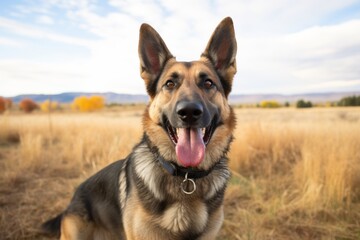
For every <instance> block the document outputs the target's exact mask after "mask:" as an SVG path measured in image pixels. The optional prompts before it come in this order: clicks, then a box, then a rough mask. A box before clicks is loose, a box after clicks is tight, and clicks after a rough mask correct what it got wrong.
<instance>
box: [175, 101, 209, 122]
mask: <svg viewBox="0 0 360 240" xmlns="http://www.w3.org/2000/svg"><path fill="white" fill-rule="evenodd" d="M203 112H204V109H203V106H202V104H201V103H199V102H189V101H181V102H179V103H178V104H177V105H176V113H177V115H178V116H179V118H180V119H181V120H182V121H184V122H185V123H188V124H191V123H194V122H196V121H197V120H199V119H200V118H201V116H202V114H203Z"/></svg>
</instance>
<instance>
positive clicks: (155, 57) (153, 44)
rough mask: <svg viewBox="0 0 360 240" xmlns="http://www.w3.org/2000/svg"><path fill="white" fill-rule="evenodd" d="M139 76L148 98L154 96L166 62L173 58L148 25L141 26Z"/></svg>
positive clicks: (162, 41)
mask: <svg viewBox="0 0 360 240" xmlns="http://www.w3.org/2000/svg"><path fill="white" fill-rule="evenodd" d="M139 58H140V75H141V78H142V79H144V81H145V85H146V89H147V92H148V94H149V95H150V97H152V98H153V97H154V96H155V94H156V84H157V79H158V78H159V76H160V74H161V72H162V70H163V68H164V66H165V64H166V62H167V61H168V60H169V59H170V58H173V56H172V54H171V53H170V51H169V49H168V48H167V47H166V45H165V42H164V40H162V38H161V37H160V35H159V34H158V33H157V32H156V31H155V29H153V28H152V27H151V26H150V25H149V24H146V23H144V24H142V25H141V27H140V37H139Z"/></svg>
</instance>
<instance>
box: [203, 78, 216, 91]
mask: <svg viewBox="0 0 360 240" xmlns="http://www.w3.org/2000/svg"><path fill="white" fill-rule="evenodd" d="M214 86H215V84H214V82H213V81H211V80H210V79H206V80H205V81H204V87H205V88H206V89H211V88H212V87H214Z"/></svg>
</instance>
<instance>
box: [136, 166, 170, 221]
mask: <svg viewBox="0 0 360 240" xmlns="http://www.w3.org/2000/svg"><path fill="white" fill-rule="evenodd" d="M134 178H135V179H134V180H135V184H136V187H137V191H138V196H139V198H140V200H141V204H142V205H143V207H144V208H145V209H146V210H147V211H148V212H149V213H153V214H157V215H160V214H162V213H163V212H164V211H165V209H166V207H167V205H168V202H167V201H160V200H158V199H156V197H155V196H154V194H153V193H152V192H151V191H150V190H149V188H148V187H147V186H146V184H145V183H144V181H143V180H142V179H141V178H140V177H139V176H138V175H137V174H136V172H135V173H134Z"/></svg>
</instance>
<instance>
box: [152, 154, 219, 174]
mask: <svg viewBox="0 0 360 240" xmlns="http://www.w3.org/2000/svg"><path fill="white" fill-rule="evenodd" d="M157 159H158V160H159V162H160V163H161V165H162V167H163V168H164V169H165V170H166V171H167V172H168V173H169V174H170V175H172V176H179V177H185V176H187V177H188V178H192V179H198V178H203V177H206V176H207V175H209V173H210V172H211V171H212V170H213V168H214V167H215V166H213V167H211V168H210V169H209V170H206V171H205V170H199V169H195V168H185V167H181V166H179V165H177V164H175V163H172V162H169V161H166V160H164V159H163V158H162V157H161V156H158V157H157Z"/></svg>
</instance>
